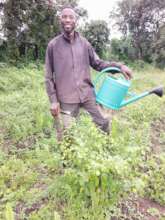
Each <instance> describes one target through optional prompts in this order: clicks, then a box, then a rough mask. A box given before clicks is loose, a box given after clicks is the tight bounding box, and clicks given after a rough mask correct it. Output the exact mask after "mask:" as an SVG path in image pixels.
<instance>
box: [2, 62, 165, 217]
mask: <svg viewBox="0 0 165 220" xmlns="http://www.w3.org/2000/svg"><path fill="white" fill-rule="evenodd" d="M43 72H44V71H43V65H41V64H39V65H35V64H29V65H28V66H26V67H24V66H20V67H10V66H7V65H6V64H3V65H1V67H0V220H45V219H47V220H165V96H163V98H158V97H156V96H155V95H150V96H147V97H146V98H144V99H142V100H139V101H138V102H135V103H133V104H130V105H128V106H126V107H124V108H122V109H121V110H119V111H116V112H115V114H114V118H113V122H112V129H111V133H110V135H105V134H103V133H102V132H101V131H100V130H99V129H98V128H96V127H95V125H94V124H93V123H92V121H91V119H90V117H89V116H88V115H87V114H86V113H85V112H82V113H81V115H80V118H79V120H78V121H77V123H76V124H74V125H73V127H72V128H71V129H70V130H69V131H68V133H67V135H66V136H65V138H64V140H63V141H62V143H60V144H59V143H57V141H56V139H55V133H54V129H53V127H52V124H53V119H52V117H51V115H50V113H49V102H48V98H47V95H46V92H45V87H44V73H43ZM158 85H164V86H165V71H163V70H159V69H155V68H153V67H152V66H147V67H145V68H143V69H142V70H134V78H133V80H132V90H133V91H134V92H137V93H141V92H143V91H146V90H149V89H151V88H153V87H156V86H158Z"/></svg>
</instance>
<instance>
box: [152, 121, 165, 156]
mask: <svg viewBox="0 0 165 220" xmlns="http://www.w3.org/2000/svg"><path fill="white" fill-rule="evenodd" d="M163 132H164V133H165V118H161V119H158V120H156V121H154V122H153V123H152V124H151V134H150V136H151V149H152V151H153V153H156V154H159V153H161V152H163V151H165V140H161V137H160V135H161V133H163Z"/></svg>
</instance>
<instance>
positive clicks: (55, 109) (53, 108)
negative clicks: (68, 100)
mask: <svg viewBox="0 0 165 220" xmlns="http://www.w3.org/2000/svg"><path fill="white" fill-rule="evenodd" d="M50 112H51V114H52V116H53V117H56V116H58V115H59V113H60V104H59V103H58V102H56V103H52V104H51V107H50Z"/></svg>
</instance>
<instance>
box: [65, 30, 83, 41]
mask: <svg viewBox="0 0 165 220" xmlns="http://www.w3.org/2000/svg"><path fill="white" fill-rule="evenodd" d="M62 36H63V38H64V39H65V40H66V41H68V42H69V43H70V40H69V39H68V37H67V36H66V35H65V33H63V34H62ZM78 37H79V33H78V32H77V31H74V41H75V40H76V39H77V38H78Z"/></svg>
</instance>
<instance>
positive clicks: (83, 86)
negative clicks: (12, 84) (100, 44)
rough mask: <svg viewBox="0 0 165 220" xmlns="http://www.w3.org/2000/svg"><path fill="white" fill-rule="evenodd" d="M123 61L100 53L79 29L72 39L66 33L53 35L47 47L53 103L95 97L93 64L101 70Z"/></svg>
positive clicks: (46, 81)
mask: <svg viewBox="0 0 165 220" xmlns="http://www.w3.org/2000/svg"><path fill="white" fill-rule="evenodd" d="M120 65H121V64H119V63H115V62H111V63H110V62H106V61H103V60H101V59H99V57H98V56H97V54H96V53H95V51H94V49H93V48H92V46H91V45H90V43H89V42H88V41H87V40H86V39H85V38H83V37H82V36H80V35H79V33H77V32H75V38H74V41H73V42H72V43H71V42H70V41H69V40H68V39H67V38H66V36H65V35H64V34H61V35H59V36H57V37H55V38H54V39H52V40H51V41H50V42H49V44H48V47H47V51H46V62H45V68H46V75H45V83H46V90H47V94H48V97H49V100H50V102H51V103H54V102H63V103H82V102H85V101H86V100H88V99H91V98H94V96H95V94H94V88H93V84H92V82H91V76H90V66H91V67H93V68H94V69H95V70H97V71H101V70H102V69H104V68H106V67H109V66H117V67H120Z"/></svg>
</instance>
